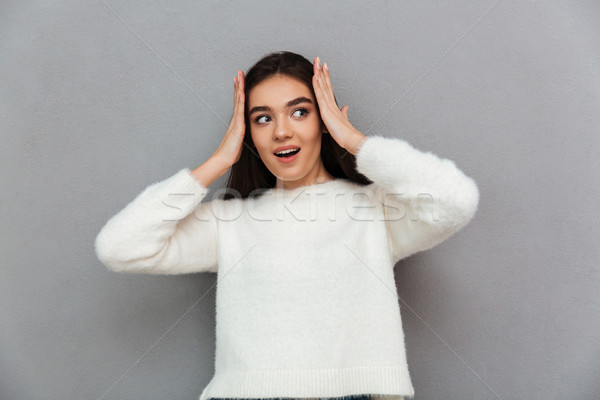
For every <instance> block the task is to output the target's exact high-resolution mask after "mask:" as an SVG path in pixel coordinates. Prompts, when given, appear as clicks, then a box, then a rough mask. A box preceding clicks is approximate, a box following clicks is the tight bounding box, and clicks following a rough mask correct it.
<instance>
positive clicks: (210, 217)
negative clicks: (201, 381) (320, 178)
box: [95, 135, 479, 400]
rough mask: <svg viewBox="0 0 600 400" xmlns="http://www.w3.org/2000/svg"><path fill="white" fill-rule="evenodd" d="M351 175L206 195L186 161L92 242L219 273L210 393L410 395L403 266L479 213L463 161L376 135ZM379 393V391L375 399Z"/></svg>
mask: <svg viewBox="0 0 600 400" xmlns="http://www.w3.org/2000/svg"><path fill="white" fill-rule="evenodd" d="M356 168H357V170H358V172H360V173H361V174H363V175H364V176H366V177H367V178H369V179H370V180H371V181H372V182H373V183H371V184H369V185H360V184H357V183H354V182H351V181H349V180H346V179H335V180H332V181H327V182H321V183H315V184H312V185H307V186H301V187H297V188H294V189H280V188H269V189H266V190H265V191H264V192H263V193H262V194H261V195H260V196H257V197H248V198H245V199H242V198H240V197H237V198H233V199H229V200H224V199H223V198H222V197H214V198H213V199H211V200H210V201H201V200H202V199H205V198H206V199H207V193H208V191H209V189H208V188H207V187H204V186H203V185H202V184H201V183H200V182H199V181H198V180H196V179H195V178H194V177H193V176H192V175H191V173H190V169H188V168H184V169H181V170H180V171H178V172H177V173H175V174H174V175H173V176H171V177H169V178H167V179H165V180H163V181H159V182H156V183H153V184H151V185H149V186H148V187H147V188H146V189H145V190H143V191H142V192H141V193H140V194H139V195H138V196H137V197H136V198H135V199H134V200H133V201H131V202H130V203H129V204H128V205H127V206H126V207H125V208H124V209H122V210H121V211H120V212H119V213H117V214H116V215H114V216H113V217H112V218H111V219H109V220H108V222H107V223H106V224H105V225H104V227H103V228H102V230H101V231H100V233H99V234H98V236H97V238H96V241H95V249H96V254H97V256H98V258H99V259H100V260H101V261H102V263H103V264H104V265H105V266H106V267H107V268H108V269H110V270H111V271H119V272H125V273H146V274H164V275H173V274H185V273H195V272H214V273H217V289H216V352H215V360H214V362H215V363H214V376H213V378H212V380H211V381H210V382H209V384H208V385H207V386H206V387H205V388H204V390H203V391H202V393H201V394H200V397H199V400H208V399H210V398H213V397H221V398H227V397H243V398H270V397H290V398H315V397H342V396H348V395H352V394H370V395H372V396H373V397H374V398H378V399H379V398H383V399H386V400H400V399H402V396H405V397H413V396H414V389H413V386H412V383H411V378H410V375H409V370H408V365H407V359H406V351H405V341H404V332H403V328H402V320H401V314H400V305H399V303H398V295H397V292H396V286H395V281H394V265H395V264H396V263H397V262H398V261H399V260H401V259H403V258H405V257H408V256H410V255H412V254H414V253H417V252H421V251H424V250H428V249H430V248H432V247H433V246H435V245H437V244H439V243H441V242H442V241H444V240H445V239H447V238H448V237H450V236H451V235H453V234H454V233H456V232H457V231H459V230H460V229H461V228H463V227H464V226H465V225H466V224H467V223H468V222H469V221H470V220H471V219H472V217H473V216H474V214H475V212H476V210H477V207H478V203H479V191H478V188H477V186H476V184H475V182H474V181H473V179H472V178H470V177H468V176H466V175H465V174H464V173H463V172H462V171H461V170H459V169H458V168H457V167H456V166H455V164H454V162H453V161H451V160H448V159H444V158H440V157H438V156H436V155H434V154H433V153H431V152H422V151H419V150H417V149H415V148H414V147H413V146H411V145H410V144H409V143H407V142H406V141H404V140H402V139H398V138H390V137H385V136H379V135H370V136H367V139H366V140H365V141H364V142H363V145H362V147H361V148H360V149H359V151H358V153H357V154H356ZM379 396H381V397H379Z"/></svg>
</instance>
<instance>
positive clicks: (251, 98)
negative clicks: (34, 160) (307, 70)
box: [248, 75, 315, 107]
mask: <svg viewBox="0 0 600 400" xmlns="http://www.w3.org/2000/svg"><path fill="white" fill-rule="evenodd" d="M300 96H305V97H308V98H309V99H312V100H313V101H314V100H315V99H314V97H313V95H312V92H311V91H310V90H309V89H308V87H306V85H305V84H304V83H303V82H301V81H299V80H298V79H295V78H291V77H288V76H281V75H274V76H272V77H270V78H268V79H265V80H264V81H262V82H261V83H259V84H258V85H256V86H255V87H254V88H252V90H251V91H250V94H249V95H248V105H249V106H250V107H254V106H271V107H283V106H284V105H285V103H287V102H288V101H290V100H293V99H295V98H297V97H300Z"/></svg>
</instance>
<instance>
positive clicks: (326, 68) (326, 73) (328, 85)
mask: <svg viewBox="0 0 600 400" xmlns="http://www.w3.org/2000/svg"><path fill="white" fill-rule="evenodd" d="M323 76H324V77H325V87H326V88H327V91H328V92H330V93H331V94H332V95H333V85H332V84H331V75H330V74H329V66H328V65H327V63H323Z"/></svg>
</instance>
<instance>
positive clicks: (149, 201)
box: [95, 161, 222, 275]
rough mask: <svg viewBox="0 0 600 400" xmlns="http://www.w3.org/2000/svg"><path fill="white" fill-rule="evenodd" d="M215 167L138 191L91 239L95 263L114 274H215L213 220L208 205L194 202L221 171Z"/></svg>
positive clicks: (179, 174) (184, 173) (183, 172)
mask: <svg viewBox="0 0 600 400" xmlns="http://www.w3.org/2000/svg"><path fill="white" fill-rule="evenodd" d="M216 165H217V164H214V163H213V162H212V161H211V162H210V163H209V162H207V163H205V164H203V165H202V166H200V167H198V168H196V169H195V170H194V171H190V170H189V169H188V168H184V169H182V170H180V171H179V172H177V173H176V174H175V175H173V176H171V177H170V178H168V179H165V180H163V181H160V182H157V183H154V184H151V185H150V186H148V187H147V188H146V189H144V190H143V191H142V192H141V193H140V194H138V196H137V197H136V198H135V199H134V200H133V201H131V202H130V203H129V204H128V205H127V206H126V207H125V208H124V209H122V210H121V211H120V212H119V213H117V214H116V215H114V216H113V217H112V218H111V219H109V220H108V222H107V223H106V224H105V225H104V227H103V228H102V230H101V231H100V233H99V234H98V236H97V237H96V241H95V250H96V254H97V256H98V258H99V259H100V261H102V263H103V264H104V265H105V266H106V267H107V268H108V269H110V270H111V271H115V272H126V273H147V274H163V275H175V274H184V273H192V272H217V223H216V217H215V215H214V214H213V212H212V204H211V202H202V203H201V202H200V200H202V199H203V198H204V197H205V196H206V194H207V193H208V188H207V186H208V185H209V184H210V182H212V181H214V180H215V179H216V178H215V176H216V177H218V174H216V175H215V174H214V173H213V172H214V171H217V170H218V171H219V173H220V172H221V170H222V169H219V168H216ZM200 179H202V180H200ZM203 182H206V184H204V183H203ZM205 185H206V186H205Z"/></svg>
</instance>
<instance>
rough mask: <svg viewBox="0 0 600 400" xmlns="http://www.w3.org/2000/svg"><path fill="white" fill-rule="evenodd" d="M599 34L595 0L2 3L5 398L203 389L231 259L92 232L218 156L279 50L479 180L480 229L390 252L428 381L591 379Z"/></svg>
mask: <svg viewBox="0 0 600 400" xmlns="http://www.w3.org/2000/svg"><path fill="white" fill-rule="evenodd" d="M599 44H600V4H599V3H598V2H597V1H577V2H569V1H526V2H520V1H515V0H510V1H497V0H491V1H478V2H475V1H471V2H467V1H452V2H441V1H439V2H432V1H428V2H416V1H415V2H408V1H404V2H392V1H382V2H373V1H369V2H365V1H346V2H328V3H325V4H323V3H317V2H315V1H301V2H296V1H294V2H292V1H289V2H274V1H273V2H252V3H246V2H244V3H241V2H240V3H233V2H216V1H214V2H206V1H204V2H196V1H187V2H183V1H180V2H167V1H162V2H142V1H126V2H120V1H115V0H106V1H93V2H81V1H56V2H48V1H27V2H18V1H6V0H5V1H3V2H2V3H1V5H0V45H1V48H0V51H1V54H0V68H1V69H0V89H1V97H0V99H1V107H0V116H1V124H2V125H1V127H0V129H1V135H2V145H1V146H0V163H1V164H0V167H1V170H2V174H1V185H2V190H1V195H0V201H1V205H2V207H1V215H0V217H1V221H2V224H1V226H2V227H1V228H0V235H1V237H0V239H1V240H0V246H1V247H0V249H1V252H2V253H1V255H0V259H1V260H2V268H1V274H2V278H1V279H0V311H1V313H2V314H1V321H2V327H1V329H0V398H1V399H27V400H31V399H93V400H97V399H196V398H197V397H198V396H199V395H200V393H201V390H202V389H203V388H204V386H205V385H206V384H207V383H208V381H209V380H210V378H211V376H212V373H213V368H214V363H213V357H214V340H215V338H214V332H213V330H214V322H215V321H214V311H215V304H214V300H215V290H214V285H215V283H216V275H214V274H208V273H207V274H192V275H181V276H174V277H165V276H149V275H138V276H125V275H119V274H116V273H112V272H110V271H108V270H107V269H105V268H104V266H103V265H102V264H100V262H99V261H98V260H97V259H96V257H95V254H94V251H93V241H94V238H95V236H96V235H97V233H98V232H99V230H100V228H101V227H102V225H103V224H104V223H105V222H106V221H107V220H108V218H109V217H111V216H112V215H114V214H115V213H116V212H118V211H119V210H120V209H121V208H122V207H124V206H125V205H126V204H127V203H128V202H129V201H130V200H132V199H133V198H134V197H135V196H136V195H137V194H138V193H139V192H140V191H141V190H142V189H144V188H145V186H146V185H148V184H150V183H152V182H155V181H157V180H161V179H164V178H167V177H169V176H171V175H172V174H173V173H175V172H176V171H178V170H179V169H180V168H183V167H190V168H193V167H196V166H197V165H199V164H201V163H202V162H203V161H205V160H206V158H207V157H209V156H210V155H211V154H212V152H213V151H214V150H215V149H216V148H217V146H218V144H219V143H220V141H221V138H222V136H223V134H224V133H225V129H226V127H227V124H228V123H229V119H230V117H231V110H232V91H233V82H232V79H233V76H234V75H235V73H236V70H237V69H238V68H240V69H243V70H247V69H248V68H249V67H250V66H251V65H252V64H253V63H254V62H255V61H256V60H258V59H259V58H260V57H261V56H262V55H264V54H266V53H267V52H270V51H273V50H291V51H294V52H298V53H301V54H303V55H304V56H306V57H307V58H308V59H309V60H311V61H312V59H313V57H315V56H317V55H318V56H321V58H322V60H323V61H326V62H327V63H328V65H330V67H331V73H332V75H333V86H334V91H335V93H336V96H337V98H338V101H339V102H340V107H341V106H342V105H344V104H348V105H349V106H350V109H349V116H350V121H351V122H352V123H353V124H354V125H355V127H356V128H357V129H359V130H361V131H362V132H363V133H365V134H367V135H368V134H375V133H377V134H384V135H389V136H395V137H401V138H404V139H406V140H408V141H409V142H410V143H412V144H413V145H414V146H415V147H417V148H419V149H421V150H429V151H432V152H434V153H436V154H438V155H441V156H443V157H447V158H450V159H452V160H454V161H455V162H456V164H457V165H458V166H459V167H460V168H461V169H462V170H463V171H464V172H465V173H467V174H468V175H469V176H472V177H473V178H474V179H475V181H476V182H477V184H478V186H479V189H480V192H481V199H480V208H479V211H478V213H477V214H476V217H475V219H474V220H473V221H472V222H471V224H470V225H468V226H467V227H466V228H465V229H464V230H463V231H461V232H460V233H459V234H457V235H456V236H454V237H452V238H451V239H449V240H448V241H446V242H444V243H442V244H441V245H439V246H438V247H436V248H434V249H432V250H430V251H428V252H425V253H422V254H419V255H416V256H414V257H412V258H411V259H410V260H404V261H401V262H400V263H399V264H397V265H396V277H397V285H398V293H399V295H400V301H401V307H402V317H403V322H404V328H405V332H406V341H407V354H408V359H409V367H410V372H411V375H412V378H413V383H414V386H415V390H416V399H418V400H429V399H440V400H442V399H444V400H447V399H482V400H483V399H529V400H531V399H545V400H550V399H563V398H569V399H590V398H593V397H595V396H597V394H598V392H599V391H600V384H599V382H600V381H599V380H598V376H600V330H599V328H600V319H599V312H600V293H599V290H598V288H599V287H600V286H599V284H600V273H599V268H598V261H599V259H600V257H599V251H598V239H599V238H600V235H599V231H600V228H599V224H598V208H597V207H598V204H599V200H600V185H598V172H599V167H600V165H599V164H600V161H599V160H600V157H599V156H600V135H598V133H599V128H600V123H599V117H598V115H599V112H600V107H599V106H600V65H599V60H600V53H599V52H598V48H599ZM225 178H226V175H224V176H223V177H222V178H221V179H220V180H219V181H217V182H216V183H215V184H214V186H213V187H214V188H220V187H223V185H224V183H225Z"/></svg>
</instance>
